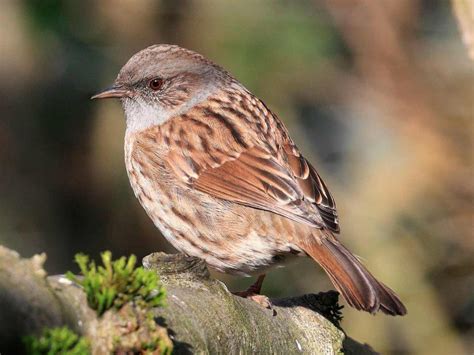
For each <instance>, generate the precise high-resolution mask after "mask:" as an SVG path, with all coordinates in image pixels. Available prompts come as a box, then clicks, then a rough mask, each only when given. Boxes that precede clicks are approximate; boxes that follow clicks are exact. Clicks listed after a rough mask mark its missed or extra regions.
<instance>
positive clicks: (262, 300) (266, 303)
mask: <svg viewBox="0 0 474 355" xmlns="http://www.w3.org/2000/svg"><path fill="white" fill-rule="evenodd" d="M232 293H233V294H234V295H236V296H239V297H242V298H246V299H248V300H251V301H254V302H256V303H258V304H259V305H260V306H262V307H263V308H267V309H270V310H272V311H275V310H274V309H273V305H272V302H271V301H270V298H268V297H267V296H265V295H260V294H258V293H253V292H248V291H240V292H232Z"/></svg>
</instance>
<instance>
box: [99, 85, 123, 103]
mask: <svg viewBox="0 0 474 355" xmlns="http://www.w3.org/2000/svg"><path fill="white" fill-rule="evenodd" d="M129 94H130V91H129V90H127V89H125V88H124V87H122V86H120V85H112V86H110V87H108V88H106V89H104V90H102V91H101V92H99V93H97V94H95V95H94V96H92V97H91V99H92V100H94V99H109V98H121V97H124V96H128V95H129Z"/></svg>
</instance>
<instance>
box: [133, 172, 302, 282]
mask: <svg viewBox="0 0 474 355" xmlns="http://www.w3.org/2000/svg"><path fill="white" fill-rule="evenodd" d="M132 175H133V176H132ZM160 180H161V182H162V183H161V184H160V183H157V182H156V179H153V180H150V179H148V178H147V177H145V176H142V175H140V174H136V173H135V174H131V175H130V182H131V185H132V188H133V191H134V192H135V195H136V197H137V198H138V200H139V201H140V203H141V205H142V206H143V208H144V209H145V211H146V212H147V214H148V216H149V217H150V218H151V219H152V221H153V223H154V224H155V225H156V227H158V229H159V230H160V231H161V233H162V234H163V236H164V237H165V238H166V239H167V240H168V241H169V242H170V243H171V244H172V245H173V246H174V247H175V248H176V249H177V250H179V251H180V252H183V253H185V254H187V255H191V256H196V257H199V258H201V259H203V260H205V261H206V263H207V264H208V265H209V266H210V267H211V268H213V269H215V270H217V271H220V272H225V273H232V274H240V275H249V274H253V273H257V272H262V271H263V270H265V269H267V268H269V267H271V266H274V265H276V264H279V265H281V264H282V263H284V262H285V261H286V260H287V259H288V257H290V256H292V255H295V254H298V253H299V252H300V251H299V250H297V249H296V248H294V247H293V246H292V245H291V243H289V242H288V240H287V239H286V238H285V235H284V234H285V233H283V232H282V231H281V230H278V228H273V225H272V224H273V222H274V221H273V220H272V218H271V217H272V216H271V215H272V214H271V213H270V212H265V211H260V210H256V209H252V208H250V207H244V206H240V205H236V204H235V203H231V202H227V201H224V200H220V199H216V198H214V197H212V196H209V195H207V194H205V193H202V192H200V191H197V190H193V189H189V188H188V187H187V186H182V185H181V184H180V182H178V181H173V177H172V176H162V177H161V178H160Z"/></svg>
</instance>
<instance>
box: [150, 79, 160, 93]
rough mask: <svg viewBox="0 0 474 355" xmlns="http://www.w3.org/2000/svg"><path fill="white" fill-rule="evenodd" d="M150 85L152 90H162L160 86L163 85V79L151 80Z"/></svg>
mask: <svg viewBox="0 0 474 355" xmlns="http://www.w3.org/2000/svg"><path fill="white" fill-rule="evenodd" d="M148 86H150V89H152V90H155V91H156V90H160V88H161V87H162V86H163V79H160V78H155V79H152V80H150V82H149V84H148Z"/></svg>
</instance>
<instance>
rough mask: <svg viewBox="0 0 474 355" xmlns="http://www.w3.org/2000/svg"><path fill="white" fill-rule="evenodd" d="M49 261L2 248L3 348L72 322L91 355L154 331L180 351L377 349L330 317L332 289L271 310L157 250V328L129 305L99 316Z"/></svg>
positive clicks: (199, 265) (132, 345) (197, 266)
mask: <svg viewBox="0 0 474 355" xmlns="http://www.w3.org/2000/svg"><path fill="white" fill-rule="evenodd" d="M45 259H46V256H45V255H44V254H42V255H39V256H38V255H36V256H33V257H32V258H31V259H22V258H20V257H19V255H18V254H17V253H16V252H14V251H12V250H9V249H7V248H5V247H2V246H0V314H1V317H2V322H0V352H1V353H4V352H5V353H17V352H19V351H20V350H21V339H20V338H21V336H23V335H27V334H39V333H41V331H42V329H44V328H45V327H55V326H60V325H68V326H69V327H70V328H71V329H73V330H75V331H76V332H78V333H80V334H82V335H84V336H85V337H86V338H87V339H89V341H90V344H91V348H92V352H93V353H94V354H103V353H110V352H111V351H116V352H117V351H119V352H127V351H131V350H133V351H137V350H138V351H140V346H143V344H144V343H146V342H149V341H150V339H152V338H156V337H159V338H161V339H163V341H164V342H167V341H170V340H169V339H170V338H171V339H172V341H173V345H174V353H176V354H187V353H239V352H240V353H254V352H256V351H258V352H259V353H265V354H266V353H272V354H273V353H276V354H279V353H294V352H301V353H308V354H323V353H324V354H328V353H331V354H332V353H340V352H341V351H342V349H343V348H344V351H345V353H346V354H355V353H357V354H374V352H373V350H371V348H370V347H369V346H367V345H361V344H359V343H357V342H355V341H354V340H352V339H350V338H346V337H345V336H344V333H343V332H342V330H340V329H339V328H337V327H336V326H334V325H333V323H332V322H331V320H332V321H335V312H334V309H335V308H334V307H335V303H334V301H336V304H337V296H336V293H334V292H329V293H322V294H319V295H305V296H301V297H295V298H287V299H273V300H272V302H273V304H274V306H275V307H274V308H275V311H276V315H273V313H272V312H271V311H269V310H267V309H263V308H262V307H260V306H259V305H257V304H256V303H254V302H252V301H249V300H246V299H243V298H240V297H236V296H234V295H232V294H231V293H230V292H229V291H228V290H227V288H226V287H225V285H224V284H223V283H222V282H220V281H218V280H214V279H211V278H210V276H209V272H208V270H207V268H206V266H205V264H204V262H202V261H201V260H199V259H196V258H191V257H186V256H184V255H167V254H163V253H154V254H151V255H149V256H147V257H146V258H144V260H143V264H144V266H145V267H146V268H149V269H153V270H156V271H157V272H158V273H159V275H160V278H161V281H162V283H163V284H164V285H165V287H166V290H167V306H166V307H163V308H155V309H153V312H154V315H155V320H156V322H157V323H158V326H157V327H156V328H155V327H149V326H147V321H149V319H148V320H147V317H146V315H145V314H140V312H139V311H137V309H136V308H134V307H133V305H130V304H127V305H126V306H124V307H122V309H120V311H114V310H109V311H107V312H105V314H104V315H103V316H102V317H100V318H98V317H97V314H96V312H95V311H93V310H92V309H90V308H89V307H88V305H87V300H86V297H85V294H84V292H83V291H82V289H81V288H80V287H79V286H78V285H76V284H74V283H72V282H71V281H69V280H68V279H66V278H65V277H64V276H51V277H46V272H45V271H44V270H43V268H42V264H43V263H44V261H45ZM323 314H324V315H325V316H326V317H327V318H329V319H331V320H329V319H327V318H325V317H324V316H323ZM168 335H169V338H168Z"/></svg>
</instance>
